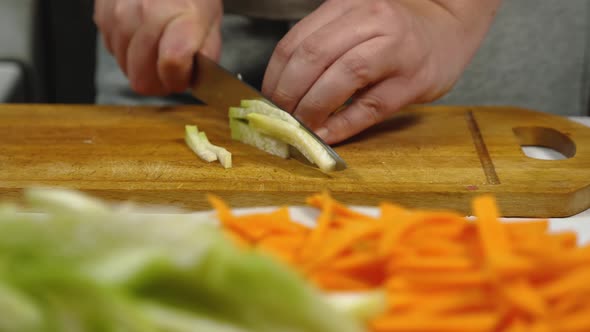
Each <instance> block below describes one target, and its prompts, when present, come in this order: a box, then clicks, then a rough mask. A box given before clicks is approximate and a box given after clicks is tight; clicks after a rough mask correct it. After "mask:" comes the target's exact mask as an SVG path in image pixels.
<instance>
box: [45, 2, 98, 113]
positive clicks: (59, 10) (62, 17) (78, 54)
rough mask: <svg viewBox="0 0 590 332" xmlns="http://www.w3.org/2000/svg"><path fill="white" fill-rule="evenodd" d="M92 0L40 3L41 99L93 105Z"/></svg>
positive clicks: (93, 35)
mask: <svg viewBox="0 0 590 332" xmlns="http://www.w3.org/2000/svg"><path fill="white" fill-rule="evenodd" d="M92 13H93V1H92V0H43V1H41V7H40V13H39V15H40V16H41V17H40V22H41V23H40V26H39V29H40V34H39V36H40V38H41V39H42V41H41V43H40V44H41V46H42V48H43V50H41V52H42V54H43V57H42V59H43V60H42V61H43V63H42V67H43V71H44V75H43V76H44V78H43V83H44V84H43V85H44V90H45V96H44V99H46V101H47V102H50V103H55V102H58V103H93V102H94V95H95V89H94V72H95V50H96V27H95V26H94V23H93V21H92Z"/></svg>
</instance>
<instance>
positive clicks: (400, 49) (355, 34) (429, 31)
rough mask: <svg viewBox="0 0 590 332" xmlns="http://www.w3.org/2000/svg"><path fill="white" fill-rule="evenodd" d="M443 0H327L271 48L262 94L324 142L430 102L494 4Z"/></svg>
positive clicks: (457, 69) (466, 56) (472, 47)
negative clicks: (272, 49)
mask: <svg viewBox="0 0 590 332" xmlns="http://www.w3.org/2000/svg"><path fill="white" fill-rule="evenodd" d="M444 2H445V1H444V0H436V1H435V0H328V1H326V2H325V3H324V4H323V5H322V6H320V7H319V8H318V9H317V10H316V11H315V12H313V13H312V14H310V15H309V16H308V17H306V18H304V19H303V20H301V21H300V22H299V23H298V24H297V25H296V26H295V27H293V29H292V30H291V31H290V32H289V33H288V34H287V35H286V36H285V37H284V39H283V40H282V41H281V42H280V43H279V44H278V45H277V48H276V50H275V52H274V54H273V56H272V58H271V60H270V63H269V65H268V68H267V71H266V74H265V77H264V83H263V87H262V91H263V93H264V94H265V95H266V96H269V98H270V99H271V100H273V102H275V103H276V104H277V105H278V106H280V107H282V108H283V109H285V110H286V111H289V112H291V113H293V114H294V115H295V116H296V117H298V118H299V119H300V120H302V121H303V122H305V123H306V124H308V125H309V126H310V127H311V128H312V129H314V130H315V131H316V132H317V133H318V135H320V136H321V137H322V138H324V139H325V140H326V141H327V142H328V143H329V144H333V143H338V142H340V141H342V140H344V139H347V138H349V137H351V136H353V135H355V134H357V133H359V132H361V131H363V130H365V129H367V128H368V127H370V126H373V125H375V124H377V123H378V122H381V121H383V120H385V119H386V118H387V117H389V116H390V115H391V114H393V113H394V112H395V111H397V110H399V109H400V108H402V107H404V106H406V105H408V104H411V103H422V102H429V101H432V100H435V99H436V98H439V97H441V96H442V95H444V94H445V93H446V92H447V91H449V90H450V89H451V87H452V86H453V85H454V84H455V82H456V81H457V79H458V78H459V77H460V75H461V74H462V72H463V70H464V69H465V67H466V66H467V64H468V63H469V61H470V60H471V58H472V57H473V55H474V53H475V51H476V50H477V48H478V47H479V45H480V42H481V40H482V39H483V37H484V36H485V34H486V32H487V30H488V28H489V25H490V24H491V22H492V20H493V16H494V13H495V9H496V8H497V7H498V6H499V3H500V1H499V0H481V1H472V0H465V1H457V0H448V1H447V2H449V3H453V4H452V5H451V4H449V6H444V5H442V4H441V3H444ZM470 3H481V4H483V5H475V4H470ZM453 6H454V7H453ZM451 7H452V8H451ZM481 7H484V8H483V9H486V10H485V11H482V8H481ZM455 9H456V10H455ZM482 16H483V17H482ZM350 97H354V98H353V101H352V103H351V104H350V105H349V106H347V107H346V108H345V109H343V110H342V111H340V112H338V113H336V114H333V116H331V115H332V113H334V111H335V110H337V109H338V108H339V107H340V106H342V105H343V104H344V103H345V102H346V101H347V100H348V99H349V98H350Z"/></svg>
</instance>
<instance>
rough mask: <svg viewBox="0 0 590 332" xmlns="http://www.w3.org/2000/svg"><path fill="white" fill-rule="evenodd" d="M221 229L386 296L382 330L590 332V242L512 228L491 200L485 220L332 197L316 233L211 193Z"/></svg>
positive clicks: (533, 226)
mask: <svg viewBox="0 0 590 332" xmlns="http://www.w3.org/2000/svg"><path fill="white" fill-rule="evenodd" d="M210 201H211V204H212V205H213V207H214V208H215V209H216V210H217V213H218V216H219V219H220V220H221V224H222V226H223V227H224V229H225V231H226V232H227V233H228V234H229V235H230V236H231V238H232V239H234V240H235V241H237V242H239V243H240V245H241V246H243V247H250V248H253V249H255V250H260V251H263V252H266V253H269V254H270V255H272V256H274V257H276V258H277V259H278V260H280V261H282V262H284V263H285V264H288V265H290V266H292V267H293V268H294V269H297V270H298V271H300V272H301V274H302V275H304V276H306V277H307V278H308V279H309V280H310V281H311V282H312V283H314V284H315V285H316V286H318V287H319V288H321V289H323V290H325V291H363V290H369V289H376V288H377V289H382V290H383V291H384V292H385V293H386V294H387V295H388V309H387V310H386V311H385V312H383V313H382V314H380V315H379V316H377V317H374V318H373V319H372V320H370V321H369V322H367V324H368V328H369V330H371V331H372V332H395V331H400V332H402V331H404V332H412V331H414V332H428V331H433V332H435V331H436V332H445V331H448V332H472V331H473V332H483V331H489V332H520V331H527V332H528V331H532V332H544V331H545V332H555V331H560V332H561V331H564V332H589V331H590V303H589V301H588V299H589V298H590V286H589V285H590V282H589V281H588V280H590V245H587V246H584V247H580V246H578V244H577V236H576V234H575V233H572V232H563V233H557V234H553V233H550V232H549V227H548V222H547V220H531V221H522V222H516V223H504V222H502V221H501V220H500V219H499V218H500V211H499V210H498V207H497V205H496V202H495V200H494V198H493V197H491V196H482V197H478V198H476V199H475V200H474V201H473V211H474V215H475V218H473V219H469V218H465V217H462V216H460V215H459V214H457V213H454V212H451V211H442V210H441V211H425V210H416V209H414V210H412V209H406V208H404V207H401V206H399V205H395V204H392V203H388V202H384V203H382V204H381V205H380V206H379V208H380V216H379V217H377V218H375V217H371V216H367V215H364V214H361V213H359V212H357V211H355V210H353V209H350V208H348V207H347V206H345V205H343V204H341V203H339V202H337V201H336V200H334V199H333V198H332V197H331V196H330V195H329V194H328V193H322V194H318V195H314V196H312V197H310V198H308V200H307V202H308V204H310V205H312V206H314V207H316V208H318V209H320V215H319V217H318V220H317V222H316V226H315V227H313V228H309V227H305V226H302V225H301V224H300V223H297V222H295V221H293V220H291V218H290V216H289V212H288V210H287V209H286V208H281V209H279V210H277V211H274V212H271V213H263V214H260V213H258V214H250V215H244V216H235V215H233V214H232V212H231V210H230V209H229V207H228V206H227V205H226V204H225V203H224V202H223V201H221V200H220V199H219V198H217V197H214V196H211V197H210Z"/></svg>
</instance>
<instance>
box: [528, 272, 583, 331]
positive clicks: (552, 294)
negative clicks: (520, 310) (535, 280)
mask: <svg viewBox="0 0 590 332" xmlns="http://www.w3.org/2000/svg"><path fill="white" fill-rule="evenodd" d="M539 292H540V294H541V295H542V296H543V297H545V298H547V299H554V298H557V297H560V296H564V295H568V294H575V293H576V292H588V293H590V266H586V267H580V268H578V269H575V270H574V271H571V273H569V274H566V275H564V276H562V277H561V278H559V279H557V280H555V281H553V282H551V283H549V284H548V285H544V286H542V287H541V288H540V289H539ZM588 319H590V317H589V318H588Z"/></svg>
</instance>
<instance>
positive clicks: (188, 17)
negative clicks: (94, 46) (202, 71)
mask: <svg viewBox="0 0 590 332" xmlns="http://www.w3.org/2000/svg"><path fill="white" fill-rule="evenodd" d="M222 17H223V4H222V0H96V1H95V6H94V21H95V22H96V24H97V26H98V29H99V30H100V32H101V33H102V35H103V39H104V43H105V45H106V47H107V49H108V50H109V52H111V54H113V55H114V56H115V57H116V58H117V62H118V63H119V66H120V67H121V70H122V71H123V72H124V73H125V75H127V77H128V78H129V81H130V83H131V87H132V88H133V90H135V91H136V92H137V93H139V94H142V95H160V96H162V95H167V94H170V93H173V92H183V91H184V90H186V89H187V88H188V87H189V84H190V80H191V78H192V67H193V56H194V55H195V54H196V53H197V52H199V51H200V52H202V53H203V54H204V55H206V56H208V57H209V58H212V59H214V60H218V59H219V57H220V53H221V20H222Z"/></svg>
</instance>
